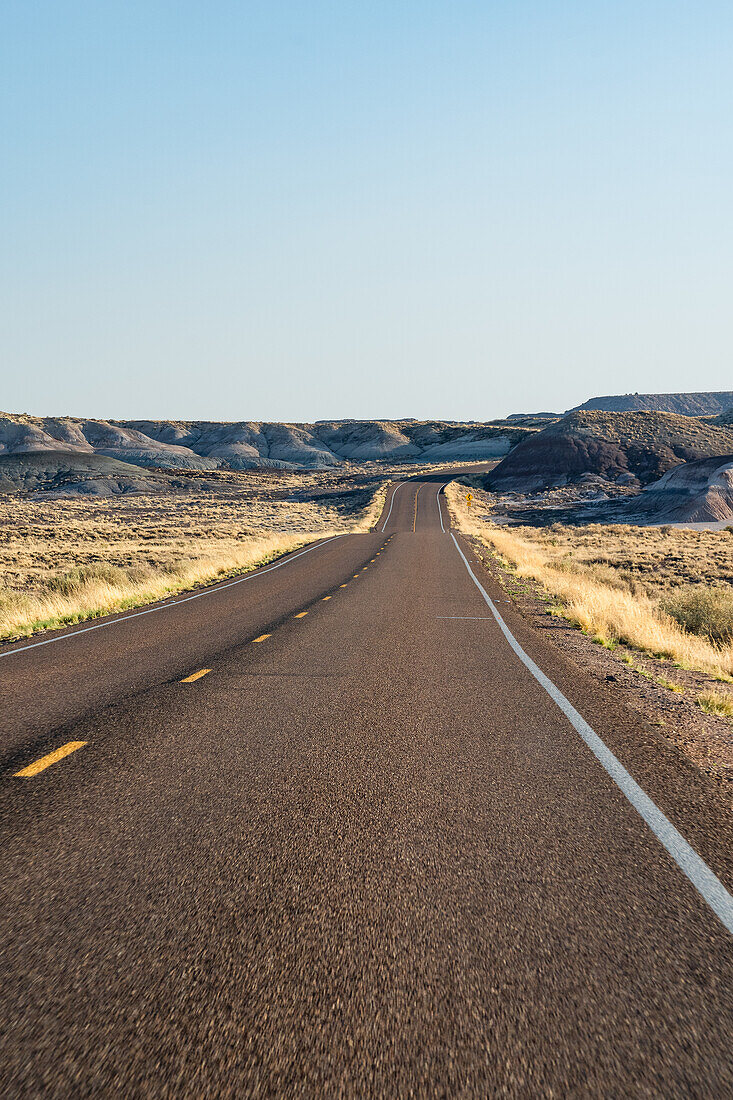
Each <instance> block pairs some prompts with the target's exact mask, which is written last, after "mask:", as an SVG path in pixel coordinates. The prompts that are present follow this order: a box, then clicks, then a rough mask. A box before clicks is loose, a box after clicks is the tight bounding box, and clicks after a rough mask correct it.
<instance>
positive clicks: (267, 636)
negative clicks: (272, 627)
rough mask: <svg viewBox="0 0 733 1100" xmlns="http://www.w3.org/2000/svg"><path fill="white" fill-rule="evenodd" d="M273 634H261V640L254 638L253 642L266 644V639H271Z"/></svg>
mask: <svg viewBox="0 0 733 1100" xmlns="http://www.w3.org/2000/svg"><path fill="white" fill-rule="evenodd" d="M271 637H272V634H260V636H259V638H253V639H252V641H253V642H264V640H265V638H271Z"/></svg>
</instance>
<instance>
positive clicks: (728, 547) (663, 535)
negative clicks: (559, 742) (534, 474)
mask: <svg viewBox="0 0 733 1100" xmlns="http://www.w3.org/2000/svg"><path fill="white" fill-rule="evenodd" d="M464 492H465V490H463V489H462V487H461V486H458V485H456V484H455V483H454V484H453V485H451V486H449V488H448V490H447V494H448V499H449V504H450V508H451V512H452V515H453V518H454V522H455V523H456V525H457V526H458V527H459V528H460V529H461V530H463V531H465V532H466V533H468V534H472V535H475V536H477V537H478V538H479V539H480V540H481V541H482V542H483V543H484V544H485V545H486V546H488V547H489V548H490V549H491V550H492V551H493V552H494V553H495V554H497V555H499V557H500V558H501V559H503V560H504V561H505V562H506V563H507V564H508V566H509V567H510V569H511V570H512V571H513V572H515V573H516V574H517V575H518V576H520V577H527V578H531V579H532V580H534V581H538V582H539V583H540V584H541V585H542V587H543V588H544V590H545V591H546V592H547V593H549V594H550V595H552V596H554V597H556V598H557V603H558V610H559V611H560V612H561V613H562V614H563V615H565V616H566V617H567V618H568V619H569V620H570V621H571V622H573V623H575V624H576V625H577V626H580V627H581V628H582V629H583V630H585V631H586V632H588V633H590V634H592V635H595V636H597V638H598V640H599V641H600V642H602V643H607V644H609V645H613V644H614V643H618V642H620V643H623V644H626V645H630V646H632V647H636V648H638V649H640V650H644V651H647V652H649V653H652V654H656V655H659V656H663V657H665V658H668V659H671V660H673V661H677V662H679V664H680V665H681V666H682V667H690V668H696V669H700V670H701V671H703V672H706V673H712V674H714V675H716V676H719V677H720V678H721V679H727V678H729V677H730V676H731V675H733V588H731V582H732V581H733V532H730V531H690V530H683V529H678V528H672V527H631V526H625V525H624V526H621V525H603V526H602V525H591V526H584V527H567V526H566V527H563V526H560V525H559V524H554V525H552V526H551V527H539V528H538V527H506V526H499V525H497V524H493V523H492V522H491V518H490V500H489V499H488V498H487V499H484V498H483V497H482V494H480V493H476V492H475V491H474V494H475V496H476V498H477V499H476V504H475V505H474V506H473V509H472V511H471V513H470V514H469V512H468V510H467V508H466V502H465V498H464Z"/></svg>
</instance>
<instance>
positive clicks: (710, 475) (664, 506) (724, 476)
mask: <svg viewBox="0 0 733 1100" xmlns="http://www.w3.org/2000/svg"><path fill="white" fill-rule="evenodd" d="M626 509H627V511H628V512H629V516H630V517H631V515H632V514H633V516H634V517H635V518H636V517H639V518H645V519H649V518H651V519H653V521H654V522H655V523H710V522H716V521H717V522H721V521H723V522H724V521H726V520H733V454H729V455H723V456H719V457H715V458H699V459H697V460H696V461H695V462H685V463H683V464H682V465H681V466H676V467H675V468H674V469H673V470H670V471H669V472H668V473H666V474H665V475H664V477H662V478H660V480H659V481H655V482H653V484H651V485H648V486H647V487H646V489H644V491H643V492H641V493H639V495H638V496H636V497H634V498H633V499H632V500H630V501H629V502H628V504H627V505H626Z"/></svg>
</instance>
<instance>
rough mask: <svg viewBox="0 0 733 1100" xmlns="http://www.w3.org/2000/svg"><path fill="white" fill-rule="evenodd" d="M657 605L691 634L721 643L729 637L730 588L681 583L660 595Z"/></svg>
mask: <svg viewBox="0 0 733 1100" xmlns="http://www.w3.org/2000/svg"><path fill="white" fill-rule="evenodd" d="M660 607H661V609H662V611H666V613H667V614H668V615H670V616H671V617H672V618H673V619H674V620H675V621H676V622H678V623H679V624H680V626H682V627H684V628H685V630H688V631H689V632H690V633H691V634H703V635H705V636H706V637H707V638H710V640H711V641H713V642H718V643H720V644H722V645H726V644H727V643H728V642H730V641H731V640H733V591H729V590H727V589H725V588H716V587H714V586H713V585H706V584H692V585H685V586H684V587H683V588H679V589H678V590H677V591H676V592H674V593H672V594H671V595H669V596H667V597H666V598H665V599H663V600H662V601H661V603H660Z"/></svg>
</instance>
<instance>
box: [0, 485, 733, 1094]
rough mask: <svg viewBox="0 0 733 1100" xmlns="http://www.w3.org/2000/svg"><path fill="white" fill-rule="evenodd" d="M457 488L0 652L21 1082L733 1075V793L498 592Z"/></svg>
mask: <svg viewBox="0 0 733 1100" xmlns="http://www.w3.org/2000/svg"><path fill="white" fill-rule="evenodd" d="M440 484H441V483H440V482H436V481H435V480H432V479H430V478H424V479H422V480H415V481H410V482H407V483H403V484H401V485H400V486H399V487H397V488H395V490H394V492H393V493H392V492H391V493H390V494H389V495H388V498H387V504H386V506H385V511H384V515H383V518H382V520H381V521H380V523H379V525H378V527H377V529H376V530H375V531H374V532H373V533H372V534H368V535H354V536H348V537H345V538H341V539H338V540H335V541H331V542H327V543H324V544H321V545H318V546H316V547H314V548H313V549H312V550H309V552H308V553H305V554H301V555H300V556H295V555H294V556H292V558H291V559H290V560H287V559H286V560H285V562H284V563H283V564H282V566H281V567H280V568H278V569H271V570H270V571H269V572H267V571H264V570H263V571H261V572H259V573H258V574H253V575H250V576H249V577H248V579H247V580H246V581H244V582H243V583H240V584H236V585H230V586H229V587H225V586H220V587H219V589H215V590H209V591H207V592H206V594H205V595H203V596H201V598H197V599H195V600H190V601H188V602H185V603H184V602H179V603H176V604H174V605H171V606H166V607H165V608H163V609H161V610H158V611H155V612H153V613H151V614H147V615H143V616H137V617H127V618H122V619H117V620H110V621H109V623H108V625H103V626H102V628H101V629H99V630H95V631H86V632H81V631H79V629H78V628H77V630H76V631H69V632H66V633H63V634H60V635H54V636H53V637H54V639H56V638H58V640H54V641H53V642H52V643H51V644H49V645H44V646H35V647H33V648H29V647H28V643H25V644H20V645H18V646H15V647H11V649H10V650H8V649H5V650H0V682H1V688H0V690H1V695H0V702H1V703H2V713H3V724H2V741H1V743H0V747H1V748H2V752H3V753H4V757H3V759H4V764H3V780H2V783H1V784H0V830H1V833H2V846H1V851H2V857H1V858H2V875H1V876H0V889H1V891H2V911H1V915H0V952H1V954H0V965H1V966H2V983H0V1006H1V1013H2V1019H1V1020H0V1025H1V1026H0V1094H2V1095H3V1096H9V1097H26V1096H33V1097H48V1096H51V1097H56V1096H60V1097H74V1098H76V1097H100V1096H103V1097H107V1096H114V1097H121V1096H124V1097H184V1096H185V1097H188V1096H195V1097H208V1096H233V1097H234V1096H236V1097H241V1096H300V1095H303V1096H314V1097H316V1096H318V1097H320V1096H354V1097H405V1096H420V1097H423V1096H425V1097H432V1096H480V1097H485V1096H492V1097H493V1096H508V1097H514V1096H516V1097H545V1096H547V1097H549V1096H552V1097H567V1096H578V1097H582V1096H599V1097H637V1096H639V1097H701V1098H702V1097H705V1098H710V1097H726V1098H727V1097H730V1096H731V1095H733V1053H732V1050H731V1036H732V1035H733V992H732V990H733V936H731V934H730V933H729V931H727V930H726V928H725V927H724V919H725V915H726V910H725V904H726V902H725V890H724V887H726V886H727V888H728V889H730V888H731V884H733V845H732V844H731V838H732V837H733V828H732V827H731V819H730V817H729V816H726V815H725V812H724V811H723V809H722V808H721V806H720V804H719V802H718V801H717V799H716V796H715V795H714V793H713V792H711V790H710V788H709V786H708V781H707V780H704V779H703V778H701V777H700V776H699V775H698V774H697V773H696V772H695V771H694V769H693V768H692V767H691V766H690V765H688V764H686V763H685V761H684V760H683V759H682V758H681V757H680V756H679V755H678V754H677V753H676V752H675V751H674V750H672V749H671V748H669V747H668V746H667V744H666V743H665V742H664V741H663V739H661V738H660V736H659V735H658V733H657V731H655V730H653V729H651V728H648V727H646V726H645V725H644V724H643V723H642V722H641V721H640V719H639V718H638V717H637V716H635V715H634V714H633V713H631V712H630V711H628V710H626V708H625V707H624V705H623V703H622V702H621V701H620V700H619V699H618V698H616V696H615V694H614V692H613V688H612V686H611V685H609V687H608V689H606V688H604V687H603V686H601V687H600V688H599V686H598V685H597V684H596V683H594V682H592V681H591V680H590V679H589V678H588V677H586V676H585V675H584V674H583V673H582V671H581V670H579V669H578V668H577V667H576V666H575V665H573V664H572V663H571V662H570V661H568V660H566V659H565V658H564V657H563V655H562V653H560V652H558V650H557V649H556V648H555V647H553V646H550V645H549V643H548V642H547V641H545V640H544V638H543V637H542V636H541V634H540V633H538V632H535V631H533V630H531V629H530V628H529V627H528V626H527V625H526V624H525V623H524V622H523V621H522V620H521V618H519V617H518V616H517V615H516V614H515V613H514V612H513V611H512V609H511V607H509V606H507V604H506V603H505V602H504V599H505V597H504V595H503V593H502V591H501V589H500V588H498V586H497V585H496V584H495V583H494V582H493V581H492V579H491V577H490V575H489V574H488V573H487V572H486V571H485V570H484V569H483V567H482V566H481V565H479V564H477V563H476V558H475V554H474V553H473V552H472V550H471V548H470V546H469V545H467V544H466V543H465V542H464V541H463V540H462V539H458V540H457V542H456V540H454V538H453V536H452V534H451V533H450V531H449V530H448V527H449V523H448V517H447V511H446V508H445V504H444V502H442V500H441V497H440V495H439V489H440ZM461 551H462V553H463V554H464V555H465V559H466V561H464V560H463V558H462V556H461ZM470 571H473V576H472V574H471V572H470ZM474 576H475V578H476V579H475V580H474ZM476 581H478V582H479V583H480V584H481V585H482V586H483V587H484V588H485V590H486V592H487V594H488V595H489V596H490V597H492V598H493V599H494V600H495V601H496V606H497V607H498V609H499V611H500V613H501V615H502V617H503V618H504V620H505V622H506V627H507V629H508V631H510V632H511V635H512V638H513V639H514V640H515V641H514V644H515V648H514V649H513V648H512V645H511V644H510V642H509V640H508V639H507V636H506V635H505V634H504V633H503V632H502V630H501V628H500V625H499V624H498V623H497V621H496V619H495V617H494V615H493V613H492V610H491V608H490V607H489V605H488V603H487V601H486V599H484V596H483V595H482V593H481V591H480V590H479V588H478V587H477V584H476ZM500 601H501V602H500ZM303 612H306V614H305V615H304V614H303ZM517 645H518V646H521V647H522V648H523V651H525V654H526V655H528V656H526V660H524V659H522V657H521V655H518V653H517V652H516V646H517ZM6 654H8V655H7V656H6ZM532 661H534V662H536V664H537V665H538V666H539V668H540V669H542V671H543V673H544V674H545V675H546V676H547V677H549V678H550V680H551V681H552V685H554V687H555V690H556V691H557V690H559V692H561V693H563V695H564V696H565V697H567V699H568V700H569V701H570V702H571V703H572V704H573V706H574V707H575V708H577V711H578V712H579V713H580V715H582V717H583V718H584V719H585V720H586V721H587V722H588V723H590V726H591V727H592V730H593V731H595V734H597V735H598V736H599V737H600V738H602V741H603V745H604V747H606V748H607V749H608V750H610V751H611V752H612V753H614V754H615V756H616V757H617V758H618V760H619V761H620V764H621V765H623V768H625V769H626V770H627V771H628V773H630V774H631V775H632V776H633V778H634V780H636V782H637V783H638V784H639V785H640V787H641V788H642V789H643V792H645V795H646V796H648V798H649V800H651V801H650V805H653V807H654V808H655V809H656V810H657V811H661V813H663V814H664V815H666V819H668V821H669V822H671V824H672V825H673V826H674V827H676V829H677V830H678V831H679V834H681V838H684V839H685V840H686V841H687V842H689V844H690V845H691V846H692V848H693V849H694V851H695V852H696V853H697V856H695V858H696V859H697V858H698V857H699V859H698V864H700V866H703V867H704V869H705V871H706V872H708V874H709V876H710V877H709V879H704V880H703V881H702V886H700V883H699V882H698V886H699V887H700V888H699V889H698V888H696V886H695V885H693V881H691V879H694V878H695V875H696V874H697V873H698V872H699V870H700V867H699V866H697V865H696V864H695V863H694V860H693V861H692V862H691V863H688V864H687V866H686V869H685V868H684V867H681V866H680V859H682V862H683V864H684V858H682V857H681V856H680V858H679V859H677V857H678V856H679V853H680V849H679V845H678V841H677V840H676V839H675V836H676V834H674V835H673V834H671V833H667V834H665V840H666V842H667V844H668V848H670V849H671V850H672V852H673V854H674V853H675V852H676V853H677V855H676V856H675V858H673V857H672V855H670V853H669V851H668V850H667V849H666V848H665V847H664V846H663V844H662V843H661V842H660V840H659V839H658V837H657V835H655V832H654V831H653V828H651V827H650V825H649V823H648V822H647V820H645V818H644V816H643V815H642V813H640V812H639V810H638V809H637V808H635V807H634V805H632V804H631V802H630V801H629V796H628V792H627V793H624V791H623V790H622V789H621V787H620V786H619V783H621V784H622V786H623V783H624V782H625V780H624V779H623V775H621V777H620V778H619V776H618V775H617V776H616V778H615V779H614V778H613V777H612V776H611V775H609V772H608V770H607V768H606V766H604V764H603V763H602V762H600V761H599V759H598V758H597V756H596V755H594V752H592V751H591V749H590V748H589V747H588V744H587V743H586V741H584V740H583V736H581V734H580V733H579V728H583V727H582V723H580V724H579V723H578V721H577V720H576V719H575V718H573V716H572V712H568V713H570V717H568V714H567V713H564V712H563V710H562V709H561V707H560V706H558V704H557V702H556V701H554V700H553V698H551V697H550V695H549V694H548V690H547V689H546V686H543V685H542V683H540V682H539V681H538V679H537V676H536V675H535V674H533V672H532V669H531V667H528V663H529V664H530V665H531V662H532ZM204 669H207V670H209V671H207V672H206V673H205V674H204V675H200V676H198V677H197V678H195V679H194V678H193V677H194V676H195V675H196V674H197V673H200V672H202V671H203V670H204ZM182 680H188V682H181V681H182ZM75 743H83V744H80V747H78V748H75V749H74V751H71V752H69V753H68V754H67V755H65V756H63V757H61V756H60V755H59V757H58V759H57V760H56V762H54V763H52V764H50V765H49V766H48V767H45V768H44V769H43V770H40V771H37V772H36V773H35V774H33V775H31V776H30V777H28V778H23V777H18V776H16V774H15V773H16V772H18V771H21V770H23V769H24V768H26V767H28V766H32V765H33V763H34V761H36V760H39V759H42V758H44V757H46V756H47V755H48V754H51V753H53V752H54V751H55V750H58V749H61V748H62V747H63V746H69V745H74V744H75ZM622 771H623V769H622ZM623 774H624V775H625V774H626V772H623ZM632 794H633V792H632ZM634 797H636V796H635V795H634ZM645 805H646V804H643V806H642V809H644V806H645ZM644 813H645V814H650V813H651V811H649V810H648V808H647V809H644ZM652 816H653V815H652ZM670 838H671V839H670ZM681 838H680V839H681ZM682 843H683V844H684V841H682ZM676 845H677V847H675V846H676ZM683 856H684V853H683ZM675 859H677V862H675ZM700 860H702V861H704V862H703V863H700ZM715 882H718V885H719V886H720V884H721V883H722V886H720V888H721V890H723V894H722V895H721V894H720V893H718V894H717V895H716V894H715V890H716V889H717V887H715V885H714V884H715ZM711 883H712V884H713V885H712V886H711ZM700 889H702V893H701V892H700ZM706 891H707V893H708V896H707V897H706V896H704V895H705V893H706ZM716 898H717V903H719V908H720V912H721V913H722V919H721V916H720V915H716V913H715V912H714V906H715V904H716ZM721 898H722V902H721Z"/></svg>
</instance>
